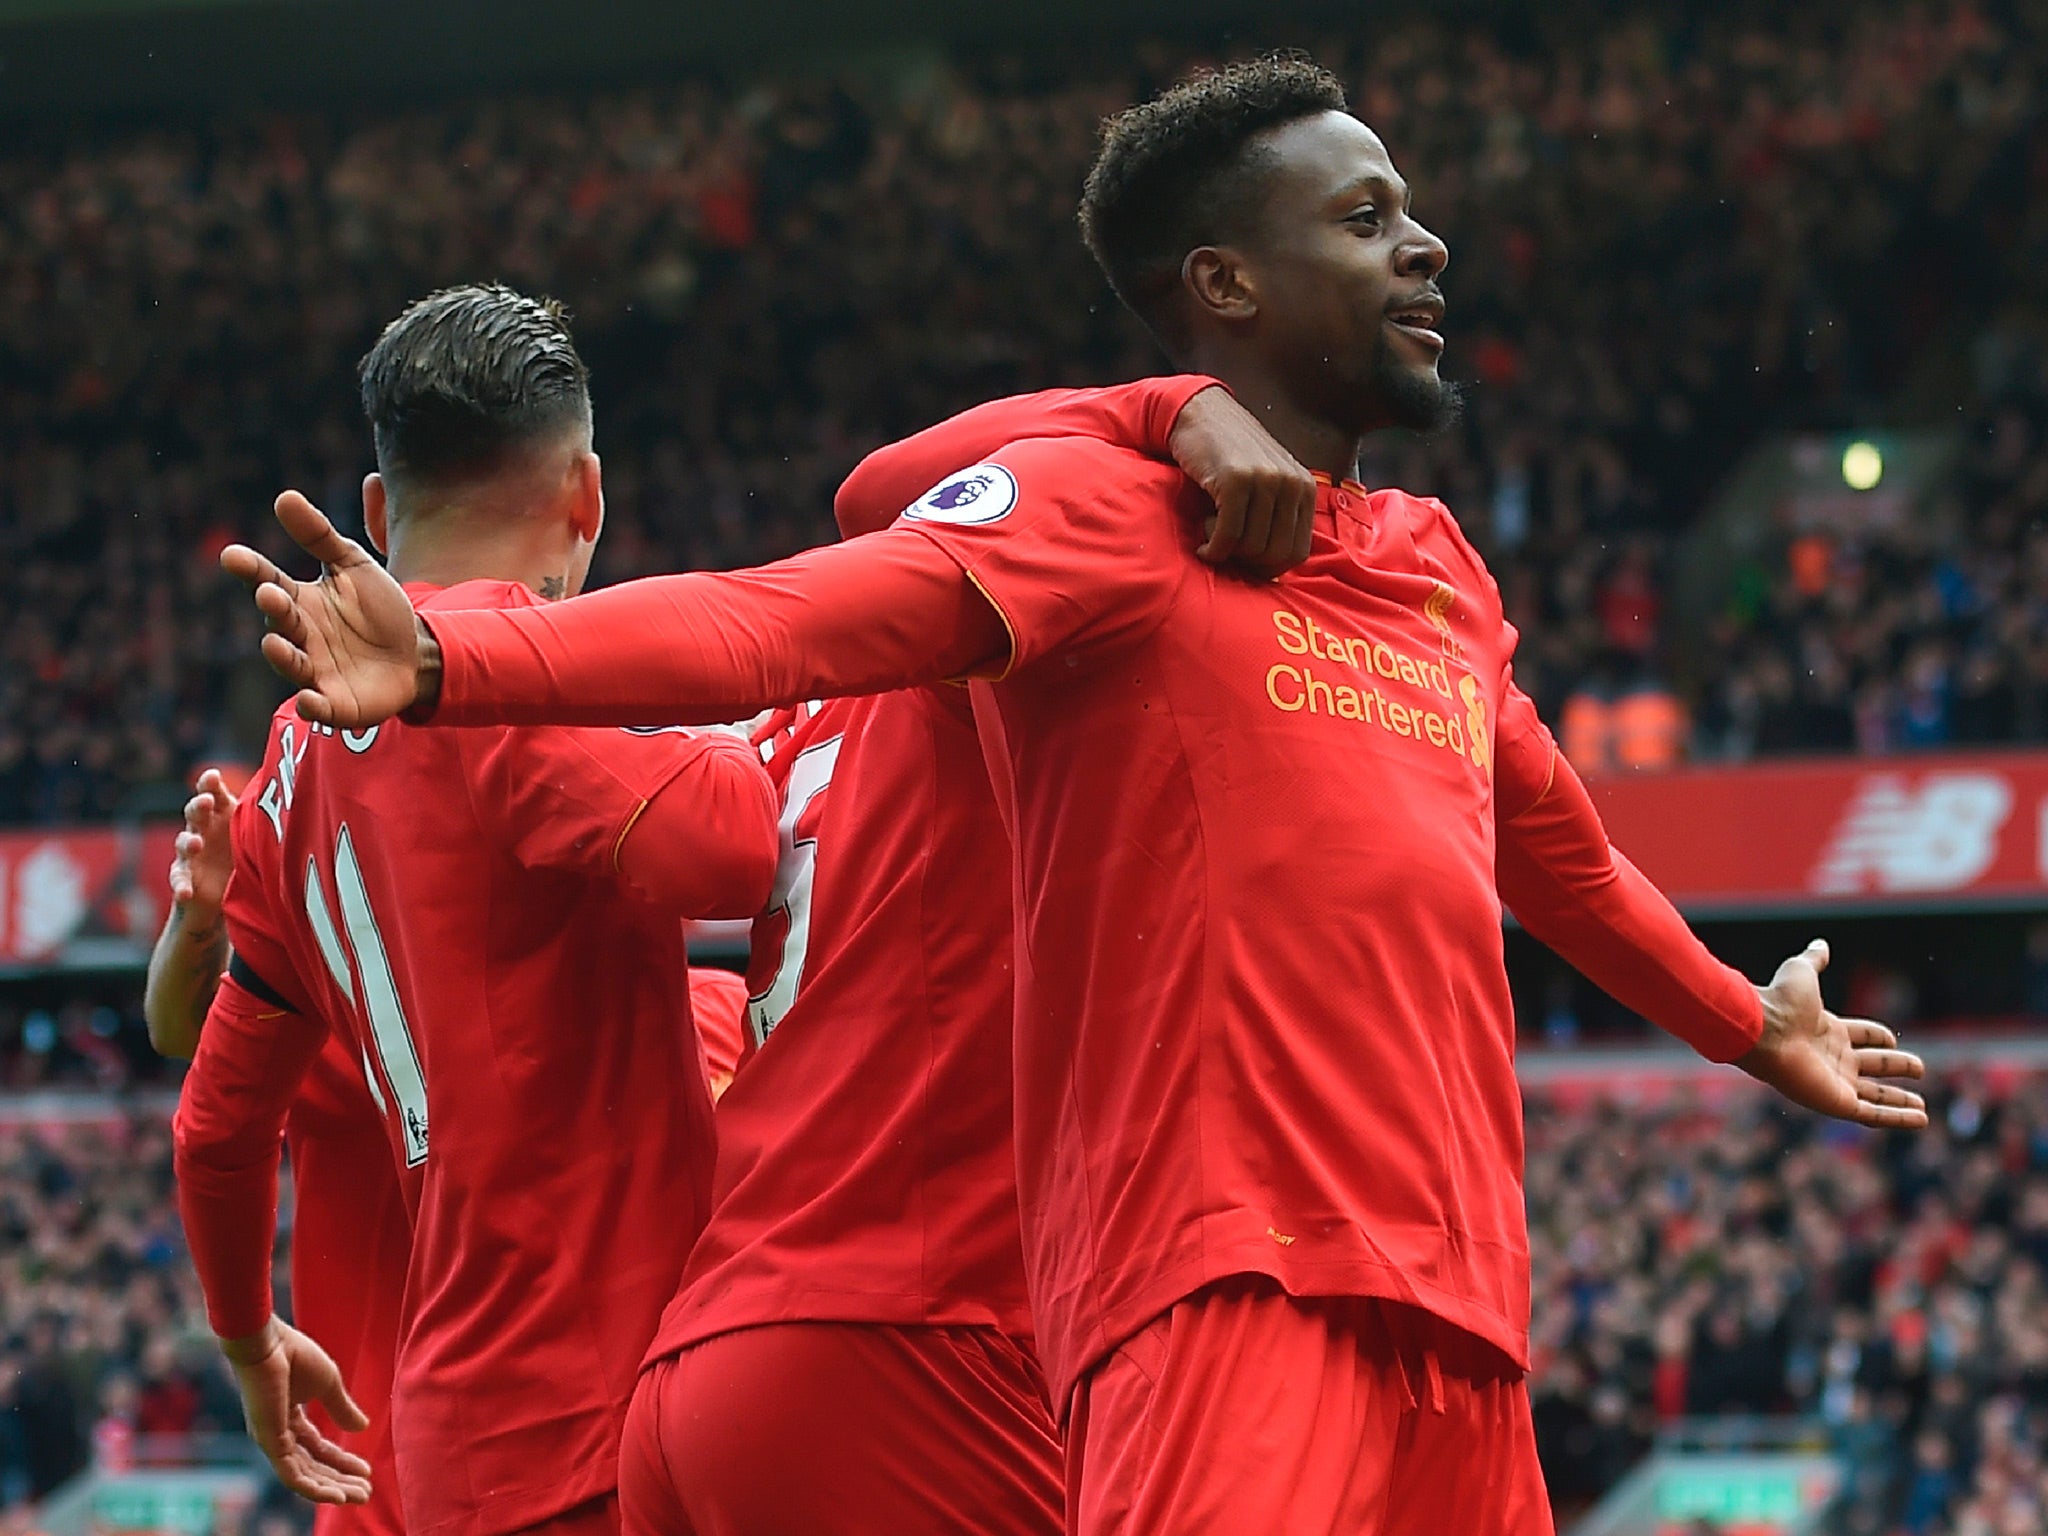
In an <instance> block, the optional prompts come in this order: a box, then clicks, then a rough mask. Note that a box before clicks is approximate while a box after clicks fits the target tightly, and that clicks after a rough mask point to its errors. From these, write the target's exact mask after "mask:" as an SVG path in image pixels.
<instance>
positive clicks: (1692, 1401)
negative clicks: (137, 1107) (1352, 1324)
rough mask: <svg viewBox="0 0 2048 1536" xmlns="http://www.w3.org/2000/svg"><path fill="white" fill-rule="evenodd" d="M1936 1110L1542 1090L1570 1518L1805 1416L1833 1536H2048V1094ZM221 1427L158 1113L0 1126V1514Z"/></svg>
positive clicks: (221, 1379)
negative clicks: (1868, 1124)
mask: <svg viewBox="0 0 2048 1536" xmlns="http://www.w3.org/2000/svg"><path fill="white" fill-rule="evenodd" d="M1935 1108H1936V1111H1937V1113H1936V1120H1935V1124H1934V1126H1933V1127H1932V1128H1931V1129H1930V1130H1929V1131H1927V1132H1926V1133H1925V1134H1924V1135H1921V1136H1918V1137H1889V1138H1888V1137H1883V1136H1878V1135H1873V1134H1871V1133H1867V1132H1862V1131H1858V1130H1855V1129H1853V1128H1849V1127H1844V1126H1841V1125H1838V1124H1834V1123H1832V1122H1825V1121H1821V1120H1817V1119H1814V1118H1812V1117H1809V1116H1804V1115H1800V1114H1797V1113H1791V1112H1787V1111H1785V1110H1784V1109H1782V1108H1780V1107H1778V1106H1777V1105H1775V1103H1772V1102H1767V1101H1766V1100H1765V1099H1763V1098H1762V1097H1761V1096H1760V1095H1756V1094H1752V1093H1748V1092H1742V1093H1738V1094H1737V1096H1736V1097H1734V1098H1733V1099H1732V1100H1731V1101H1729V1102H1726V1103H1715V1104H1709V1103H1705V1102H1701V1101H1698V1100H1693V1099H1688V1098H1683V1097H1681V1098H1680V1099H1677V1100H1675V1101H1673V1102H1670V1103H1667V1104H1664V1105H1662V1106H1660V1107H1655V1108H1642V1107H1634V1108H1625V1107H1623V1106H1622V1105H1620V1104H1619V1103H1617V1102H1614V1101H1604V1100H1602V1101H1595V1102H1594V1103H1593V1104H1591V1105H1587V1104H1583V1103H1579V1102H1576V1101H1573V1102H1569V1103H1564V1102H1559V1101H1556V1100H1552V1099H1549V1098H1546V1097H1544V1096H1543V1095H1541V1094H1538V1095H1536V1096H1534V1097H1532V1099H1531V1101H1530V1106H1529V1172H1528V1192H1529V1210H1530V1227H1531V1239H1532V1245H1533V1249H1534V1255H1535V1309H1534V1329H1533V1338H1534V1353H1535V1361H1534V1363H1535V1374H1534V1377H1533V1380H1532V1390H1533V1394H1534V1399H1535V1409H1536V1419H1537V1432H1538V1439H1539V1445H1540V1448H1541V1450H1542V1453H1543V1458H1544V1465H1545V1468H1546V1471H1547V1474H1548V1476H1549V1479H1550V1482H1551V1487H1552V1491H1553V1494H1554V1496H1555V1498H1556V1499H1557V1501H1558V1502H1559V1504H1560V1505H1561V1506H1563V1507H1565V1508H1568V1509H1569V1508H1576V1507H1583V1506H1584V1505H1585V1504H1586V1503H1588V1502H1589V1501H1591V1500H1592V1499H1594V1498H1596V1497H1597V1496H1598V1495H1599V1494H1600V1493H1602V1492H1604V1491H1605V1490H1606V1489H1607V1488H1608V1487H1610V1486H1611V1485H1612V1484H1613V1483H1614V1482H1615V1481H1616V1480H1617V1479H1618V1478H1619V1477H1620V1476H1621V1474H1622V1473H1623V1472H1625V1471H1626V1470H1627V1469H1628V1468H1629V1467H1630V1466H1631V1465H1633V1464H1634V1462H1635V1461H1636V1460H1637V1459H1638V1458H1639V1457H1640V1456H1641V1454H1642V1453H1643V1451H1644V1450H1645V1449H1646V1448H1647V1447H1648V1445H1649V1444H1650V1442H1651V1439H1652V1437H1653V1436H1654V1435H1655V1433H1656V1432H1657V1430H1658V1429H1659V1427H1660V1426H1662V1425H1665V1424H1668V1423H1670V1422H1671V1421H1673V1420H1676V1419H1678V1418H1681V1417H1683V1416H1686V1415H1691V1414H1723V1413H1743V1414H1788V1413H1797V1414H1802V1415H1806V1416H1809V1417H1812V1418H1816V1419H1818V1420H1820V1421H1823V1422H1824V1423H1825V1425H1826V1426H1827V1427H1828V1430H1829V1432H1830V1433H1831V1435H1832V1436H1833V1438H1834V1440H1835V1443H1836V1444H1837V1445H1838V1446H1839V1447H1840V1448H1841V1449H1842V1450H1843V1451H1844V1452H1845V1453H1846V1454H1847V1455H1848V1456H1849V1457H1850V1458H1851V1459H1852V1464H1853V1465H1855V1466H1856V1467H1857V1468H1858V1469H1859V1470H1858V1471H1857V1472H1856V1473H1855V1475H1854V1476H1853V1477H1852V1480H1851V1493H1850V1499H1849V1509H1848V1511H1847V1512H1846V1513H1845V1516H1844V1519H1843V1521H1842V1523H1840V1524H1839V1525H1838V1527H1837V1529H1838V1530H1839V1531H1841V1532H1843V1533H1845V1536H2022V1533H2033V1532H2038V1531H2039V1530H2041V1529H2043V1528H2044V1527H2048V1080H2043V1079H2040V1078H2030V1079H2021V1080H2019V1081H2018V1082H2016V1083H2000V1084H1998V1085H1996V1086H1995V1087H1994V1086H1992V1085H1988V1084H1987V1083H1986V1082H1984V1081H1980V1080H1976V1079H1972V1078H1969V1077H1967V1076H1966V1077H1964V1078H1961V1079H1959V1080H1958V1079H1951V1081H1950V1082H1949V1083H1948V1084H1947V1085H1945V1086H1944V1087H1943V1088H1942V1089H1941V1090H1939V1091H1938V1093H1937V1095H1936V1100H1935ZM281 1276H282V1270H280V1277H281ZM280 1284H282V1279H281V1278H280ZM236 1422H237V1408H236V1403H235V1399H234V1396H233V1389H232V1387H231V1385H230V1384H229V1383H228V1381H227V1379H226V1378H225V1376H224V1375H223V1374H222V1372H221V1370H220V1368H219V1365H218V1362H217V1358H216V1356H215V1353H214V1351H213V1347H212V1343H211V1340H210V1336H209V1335H208V1333H207V1331H206V1325H205V1318H204V1314H203V1312H202V1310H201V1306H200V1301H199V1296H198V1293H197V1289H196V1285H195V1283H194V1281H193V1279H192V1276H191V1272H190V1266H189V1264H188V1263H187V1262H186V1260H185V1258H184V1256H183V1247H182V1242H181V1239H180V1237H179V1233H178V1230H177V1221H176V1215H175V1211H174V1208H173V1204H172V1200H171V1170H170V1151H169V1143H168V1137H167V1134H166V1131H165V1128H164V1124H163V1120H162V1116H161V1114H160V1113H157V1114H137V1115H136V1116H134V1117H133V1118H132V1119H130V1120H128V1121H126V1122H122V1123H116V1124H112V1125H93V1126H72V1127H68V1128H58V1129H54V1130H45V1131H30V1130H18V1129H0V1509H5V1508H7V1507H8V1506H10V1505H12V1504H15V1503H18V1502H19V1501H21V1500H22V1499H24V1498H27V1497H32V1496H36V1495H39V1494H42V1493H45V1492H47V1491H48V1490H49V1489H50V1488H51V1487H53V1486H55V1485H56V1484H57V1483H58V1482H60V1481H61V1480H62V1479H63V1478H65V1477H66V1476H68V1475H70V1474H71V1473H72V1472H74V1471H76V1470H77V1469H78V1468H79V1467H81V1466H83V1465H85V1464H86V1462H87V1461H88V1459H89V1458H91V1457H94V1456H98V1457H100V1458H101V1459H102V1460H113V1461H117V1462H118V1461H122V1460H129V1461H132V1460H134V1459H137V1458H138V1457H142V1458H146V1457H149V1456H153V1455H164V1454H175V1453H176V1452H177V1450H178V1445H177V1440H178V1437H180V1436H185V1435H191V1434H194V1433H205V1432H206V1431H208V1430H211V1429H218V1428H223V1427H226V1428H232V1427H233V1426H234V1425H235V1424H236Z"/></svg>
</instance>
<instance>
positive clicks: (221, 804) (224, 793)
mask: <svg viewBox="0 0 2048 1536" xmlns="http://www.w3.org/2000/svg"><path fill="white" fill-rule="evenodd" d="M197 788H198V790H199V794H200V796H201V797H203V798H204V799H205V800H206V802H207V804H208V806H209V807H210V808H211V811H212V814H213V815H215V816H217V817H225V816H226V815H227V814H228V813H229V812H230V811H231V810H233V809H234V804H235V797H234V796H233V795H232V794H230V793H229V792H228V781H227V780H226V779H225V778H223V777H222V776H221V771H220V770H219V769H218V768H209V769H207V770H206V772H204V773H202V774H200V775H199V783H198V785H197ZM188 810H189V807H188ZM188 819H189V818H188Z"/></svg>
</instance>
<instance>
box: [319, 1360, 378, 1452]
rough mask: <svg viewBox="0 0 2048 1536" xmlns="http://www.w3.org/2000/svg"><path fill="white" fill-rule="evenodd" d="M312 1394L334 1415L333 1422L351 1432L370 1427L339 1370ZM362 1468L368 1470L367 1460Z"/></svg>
mask: <svg viewBox="0 0 2048 1536" xmlns="http://www.w3.org/2000/svg"><path fill="white" fill-rule="evenodd" d="M314 1395H315V1396H316V1397H317V1398H318V1399H319V1402H320V1406H321V1407H322V1408H325V1409H326V1410H327V1411H328V1412H329V1413H330V1414H332V1415H333V1416H334V1422H335V1423H337V1424H339V1425H340V1426H341V1427H342V1428H343V1429H345V1430H347V1431H349V1432H350V1433H351V1434H353V1433H355V1432H356V1431H357V1430H359V1429H368V1428H369V1427H370V1416H369V1415H368V1414H367V1413H365V1412H363V1410H362V1409H361V1408H359V1407H357V1406H356V1400H355V1399H354V1398H352V1397H350V1396H349V1395H348V1387H347V1386H346V1385H344V1384H343V1382H342V1379H341V1372H340V1371H339V1370H336V1371H335V1372H334V1373H333V1375H332V1377H331V1378H330V1379H329V1381H328V1382H327V1383H326V1384H325V1385H324V1386H322V1387H321V1388H320V1390H319V1391H318V1392H317V1393H315V1394H314ZM363 1470H364V1471H365V1472H368V1471H369V1470H370V1468H369V1464H368V1463H367V1462H366V1463H364V1465H363Z"/></svg>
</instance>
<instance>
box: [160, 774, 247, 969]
mask: <svg viewBox="0 0 2048 1536" xmlns="http://www.w3.org/2000/svg"><path fill="white" fill-rule="evenodd" d="M234 814H235V797H234V796H233V795H231V794H229V793H228V784H227V780H226V779H224V778H222V777H221V775H220V770H219V769H218V768H209V769H207V770H206V772H204V773H202V774H201V775H199V784H198V793H197V794H195V795H193V797H192V798H191V799H190V800H187V801H186V802H185V830H184V831H182V832H180V833H179V834H178V840H177V842H176V843H175V844H174V845H173V847H174V850H175V853H176V857H175V858H173V859H172V860H171V904H172V905H173V906H175V907H177V908H178V910H179V911H180V912H182V913H183V914H184V919H185V926H186V927H187V928H189V929H191V930H193V931H194V932H198V933H211V932H212V931H213V930H214V929H216V928H218V927H219V926H220V909H221V903H222V902H223V901H225V900H226V899H227V893H228V875H229V873H230V872H231V871H232V870H233V869H234V867H235V859H234V850H233V848H232V847H231V846H230V845H229V843H228V821H229V819H230V818H231V817H233V815H234Z"/></svg>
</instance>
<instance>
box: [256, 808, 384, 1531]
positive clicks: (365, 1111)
mask: <svg viewBox="0 0 2048 1536" xmlns="http://www.w3.org/2000/svg"><path fill="white" fill-rule="evenodd" d="M237 825H239V826H243V827H246V826H247V823H246V822H243V823H238V824H237ZM285 1145H286V1146H287V1147H288V1148H289V1150H290V1152H291V1163H292V1239H291V1275H292V1321H293V1322H294V1323H296V1324H297V1325H298V1327H299V1328H301V1329H302V1330H304V1331H305V1332H306V1333H308V1334H310V1335H311V1336H312V1337H313V1339H314V1340H315V1341H317V1342H318V1343H319V1344H320V1345H321V1346H322V1347H323V1348H324V1349H326V1351H327V1352H328V1353H329V1354H330V1355H332V1356H333V1357H334V1362H335V1364H336V1365H338V1366H340V1367H341V1378H342V1380H343V1381H345V1382H347V1383H348V1390H349V1396H351V1397H353V1398H354V1399H355V1400H356V1405H357V1406H358V1407H359V1408H361V1409H362V1410H363V1412H364V1413H366V1414H368V1415H369V1416H370V1427H369V1428H368V1429H366V1430H364V1431H363V1432H362V1433H361V1434H357V1435H338V1434H337V1432H336V1430H335V1428H334V1426H333V1425H332V1424H331V1423H328V1422H327V1420H326V1415H325V1414H324V1413H323V1412H321V1411H320V1410H318V1409H317V1408H316V1409H315V1410H314V1412H315V1413H316V1415H317V1416H318V1417H319V1418H320V1419H321V1422H322V1424H323V1426H324V1427H325V1429H326V1430H327V1432H328V1434H330V1435H335V1436H336V1438H338V1439H339V1440H340V1441H341V1443H342V1444H343V1445H345V1446H347V1447H348V1448H349V1449H350V1450H352V1451H354V1452H355V1453H356V1454H357V1455H358V1456H361V1457H363V1458H364V1459H365V1460H366V1461H368V1462H369V1463H370V1490H371V1494H370V1502H369V1503H368V1504H366V1505H362V1506H359V1507H348V1508H343V1507H339V1506H336V1505H332V1504H323V1505H321V1506H320V1507H319V1508H318V1509H316V1510H315V1511H314V1526H315V1529H316V1531H317V1532H319V1533H320V1536H329V1533H332V1536H342V1533H344V1532H347V1533H355V1536H368V1533H376V1536H398V1533H400V1532H402V1531H403V1530H404V1528H405V1525H404V1520H403V1517H402V1516H401V1514H400V1512H399V1501H398V1477H397V1468H396V1463H395V1461H394V1457H393V1448H392V1443H391V1372H392V1366H393V1362H394V1359H395V1356H396V1354H397V1350H398V1328H399V1319H400V1315H401V1310H402V1308H403V1305H404V1302H405V1272H406V1268H407V1265H408V1263H409V1262H410V1260H411V1257H412V1222H411V1220H410V1218H409V1217H408V1215H407V1213H406V1205H405V1195H404V1192H403V1191H402V1190H401V1189H400V1188H399V1184H398V1170H397V1168H396V1167H395V1166H394V1165H393V1163H392V1161H391V1143H390V1140H389V1138H388V1137H387V1135H386V1133H385V1129H384V1117H383V1116H382V1115H381V1114H379V1113H378V1110H377V1106H376V1103H375V1102H374V1101H373V1100H372V1099H371V1098H370V1090H369V1079H368V1078H367V1077H366V1074H365V1068H364V1066H363V1062H362V1058H361V1057H359V1056H358V1055H356V1053H355V1042H354V1040H353V1038H352V1037H351V1036H349V1035H347V1034H343V1033H335V1034H330V1035H329V1036H328V1037H327V1044H326V1046H325V1047H324V1048H323V1049H322V1050H321V1052H320V1057H319V1059H318V1060H317V1061H315V1062H314V1063H313V1066H312V1069H311V1070H310V1071H309V1072H307V1074H306V1076H305V1078H304V1080H303V1081H302V1082H301V1083H300V1084H299V1093H298V1097H297V1098H295V1099H294V1100H293V1101H292V1109H291V1116H290V1118H289V1119H287V1120H286V1121H285Z"/></svg>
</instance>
